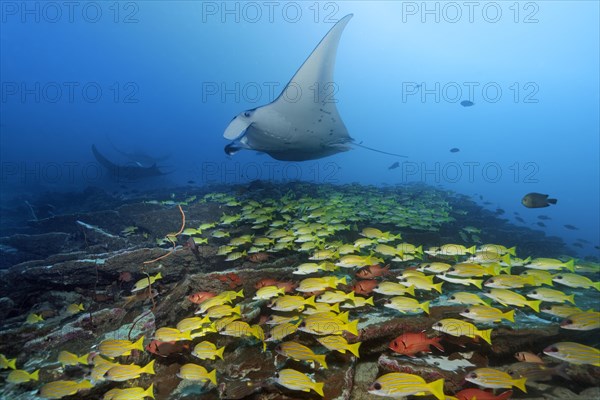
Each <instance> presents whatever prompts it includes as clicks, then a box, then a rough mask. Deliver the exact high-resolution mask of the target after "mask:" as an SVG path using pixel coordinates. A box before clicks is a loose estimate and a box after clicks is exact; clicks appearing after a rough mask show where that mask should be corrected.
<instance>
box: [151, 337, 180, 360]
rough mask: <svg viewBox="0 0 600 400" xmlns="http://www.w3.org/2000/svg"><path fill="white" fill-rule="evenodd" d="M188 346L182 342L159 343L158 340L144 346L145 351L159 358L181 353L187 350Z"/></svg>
mask: <svg viewBox="0 0 600 400" xmlns="http://www.w3.org/2000/svg"><path fill="white" fill-rule="evenodd" d="M189 349H190V344H189V343H183V342H175V341H173V342H161V341H160V340H153V341H151V342H150V344H148V346H146V350H147V351H149V352H150V353H152V354H155V355H157V356H161V357H168V356H170V355H171V354H175V353H182V352H183V351H184V350H189Z"/></svg>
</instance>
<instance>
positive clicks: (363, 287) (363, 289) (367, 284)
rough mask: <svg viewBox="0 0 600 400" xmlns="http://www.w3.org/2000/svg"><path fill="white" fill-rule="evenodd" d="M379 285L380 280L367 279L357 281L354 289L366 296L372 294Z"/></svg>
mask: <svg viewBox="0 0 600 400" xmlns="http://www.w3.org/2000/svg"><path fill="white" fill-rule="evenodd" d="M377 285H379V281H376V280H375V279H365V280H361V281H357V282H356V283H355V284H354V286H352V290H354V293H356V294H362V295H365V296H366V295H369V294H371V293H372V292H373V289H375V288H376V287H377Z"/></svg>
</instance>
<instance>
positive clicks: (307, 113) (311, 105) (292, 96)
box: [223, 14, 390, 161]
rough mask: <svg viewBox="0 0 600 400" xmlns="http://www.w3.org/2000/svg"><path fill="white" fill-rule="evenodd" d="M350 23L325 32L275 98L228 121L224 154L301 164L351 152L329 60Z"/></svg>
mask: <svg viewBox="0 0 600 400" xmlns="http://www.w3.org/2000/svg"><path fill="white" fill-rule="evenodd" d="M350 18H352V14H349V15H346V16H345V17H344V18H342V19H340V20H339V21H338V22H337V23H336V24H335V25H334V26H333V27H332V28H331V30H330V31H329V32H328V33H327V35H325V37H324V38H323V39H322V40H321V42H320V43H319V44H318V45H317V47H316V48H315V49H314V50H313V52H312V53H311V54H310V56H309V57H308V58H307V59H306V61H304V64H302V66H301V67H300V69H298V71H297V72H296V74H295V75H294V76H293V77H292V79H291V80H290V82H289V83H288V84H287V85H286V87H285V88H284V89H283V91H282V92H281V94H280V95H279V97H278V98H277V99H275V100H274V101H273V102H271V103H269V104H267V105H264V106H262V107H258V108H255V109H252V110H247V111H244V112H242V113H240V114H239V115H237V116H236V117H235V118H233V120H232V121H231V122H230V123H229V126H228V127H227V128H226V129H225V133H224V134H223V136H224V137H225V138H226V139H229V140H232V141H233V142H232V143H230V144H228V145H227V146H225V152H226V153H227V154H230V155H231V154H234V153H236V152H237V151H239V150H240V149H249V150H255V151H259V152H264V153H267V154H269V155H270V156H271V157H273V158H275V159H277V160H283V161H304V160H314V159H317V158H322V157H327V156H330V155H333V154H336V153H339V152H342V151H347V150H350V149H351V144H353V139H352V138H351V137H350V135H349V134H348V130H347V129H346V126H345V125H344V122H343V121H342V118H341V117H340V114H339V113H338V110H337V107H336V99H335V97H334V95H333V94H334V93H335V91H336V90H335V83H334V80H333V69H334V66H335V56H336V52H337V47H338V44H339V42H340V37H341V35H342V32H343V31H344V28H345V27H346V24H348V21H350ZM362 147H365V146H362ZM371 150H374V149H371ZM376 151H378V150H376ZM386 154H390V153H386Z"/></svg>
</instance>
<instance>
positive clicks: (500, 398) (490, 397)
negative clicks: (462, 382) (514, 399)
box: [454, 389, 513, 400]
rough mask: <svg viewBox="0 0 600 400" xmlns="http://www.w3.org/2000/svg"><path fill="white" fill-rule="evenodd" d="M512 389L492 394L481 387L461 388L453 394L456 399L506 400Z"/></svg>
mask: <svg viewBox="0 0 600 400" xmlns="http://www.w3.org/2000/svg"><path fill="white" fill-rule="evenodd" d="M512 393H513V392H512V390H507V391H506V392H502V393H500V394H499V395H497V396H496V395H494V393H493V392H491V391H489V392H488V391H485V390H481V389H463V390H461V391H460V392H458V393H455V394H454V397H456V398H457V399H458V400H473V399H477V400H506V399H509V398H510V396H512Z"/></svg>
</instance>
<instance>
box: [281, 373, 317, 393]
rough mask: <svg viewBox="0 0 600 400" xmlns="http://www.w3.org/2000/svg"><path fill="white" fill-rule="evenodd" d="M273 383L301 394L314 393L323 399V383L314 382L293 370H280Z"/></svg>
mask: <svg viewBox="0 0 600 400" xmlns="http://www.w3.org/2000/svg"><path fill="white" fill-rule="evenodd" d="M275 381H276V382H277V383H278V384H280V385H281V386H284V387H286V388H288V389H290V390H301V391H303V392H310V391H311V390H313V391H315V393H317V394H318V395H319V396H321V397H324V396H325V394H324V393H323V386H324V385H325V384H324V383H323V382H315V381H313V380H312V379H310V378H309V377H308V376H307V375H306V374H305V373H303V372H299V371H296V370H294V369H282V370H281V371H279V372H278V373H277V374H276V375H275Z"/></svg>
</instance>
